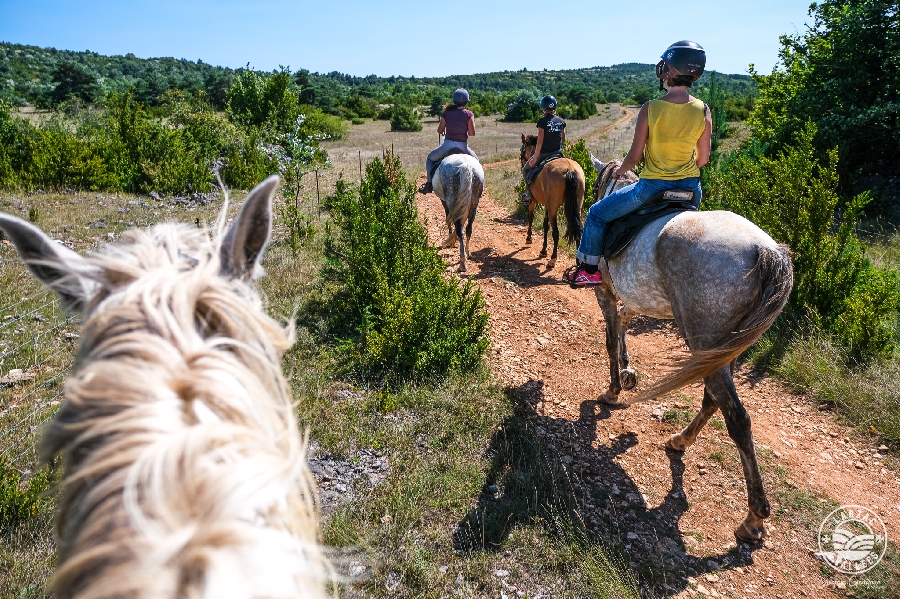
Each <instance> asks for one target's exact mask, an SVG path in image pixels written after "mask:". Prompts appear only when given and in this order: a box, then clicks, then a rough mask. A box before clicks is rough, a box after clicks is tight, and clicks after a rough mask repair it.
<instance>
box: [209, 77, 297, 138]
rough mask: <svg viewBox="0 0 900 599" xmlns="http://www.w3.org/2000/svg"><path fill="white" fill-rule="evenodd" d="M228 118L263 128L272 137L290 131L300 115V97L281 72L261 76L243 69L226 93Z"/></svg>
mask: <svg viewBox="0 0 900 599" xmlns="http://www.w3.org/2000/svg"><path fill="white" fill-rule="evenodd" d="M226 110H227V113H228V117H229V118H230V119H231V120H232V121H233V122H235V123H238V124H239V125H241V126H242V127H245V128H250V127H257V128H261V127H266V128H269V129H271V130H272V133H273V134H279V133H287V132H290V131H292V130H293V128H294V123H295V122H296V121H297V117H298V116H299V115H300V96H299V94H298V93H297V91H296V90H295V89H294V87H293V86H292V83H291V75H290V73H289V72H288V71H287V70H285V69H282V70H280V71H278V72H277V73H272V74H271V75H268V76H264V75H258V74H257V73H255V72H254V71H251V70H250V69H247V70H245V71H243V72H242V73H241V74H240V75H239V76H238V78H237V79H236V80H235V82H234V85H232V86H231V89H230V90H229V91H228V108H227V109H226Z"/></svg>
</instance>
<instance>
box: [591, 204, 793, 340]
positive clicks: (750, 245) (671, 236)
mask: <svg viewBox="0 0 900 599" xmlns="http://www.w3.org/2000/svg"><path fill="white" fill-rule="evenodd" d="M777 247H778V245H777V244H776V243H775V241H774V240H773V239H772V238H771V237H769V235H767V234H766V233H765V231H763V230H762V229H760V228H759V227H757V226H756V225H754V224H753V223H751V222H750V221H748V220H747V219H745V218H743V217H742V216H738V215H737V214H734V213H732V212H725V211H710V212H681V213H678V214H676V215H674V216H666V217H662V218H660V219H658V220H655V221H653V222H651V223H650V224H649V225H647V226H646V227H644V229H643V230H642V231H641V232H640V233H638V235H637V237H636V238H635V239H634V241H633V242H632V243H631V245H629V246H628V247H627V248H626V249H625V250H624V251H623V252H622V253H621V254H619V255H618V256H616V257H615V258H614V259H612V260H610V262H609V269H610V276H611V278H612V282H613V285H614V286H615V289H616V294H617V295H618V296H619V298H620V299H621V300H622V301H623V302H624V303H625V305H627V306H628V307H629V308H630V309H632V310H635V311H637V312H639V313H641V314H646V315H648V316H652V317H654V318H675V319H676V320H679V321H680V320H682V319H681V317H680V316H683V315H684V313H686V312H687V311H690V312H691V313H693V314H702V315H703V316H702V317H703V318H704V319H706V320H707V321H708V322H709V323H717V324H719V323H720V324H722V325H723V326H724V324H725V323H727V322H729V321H731V320H733V319H734V318H735V315H736V314H738V313H740V312H742V310H743V309H744V307H745V304H746V305H750V304H751V303H752V302H753V301H754V300H755V297H756V294H757V293H758V287H759V286H758V282H757V281H756V280H755V278H754V277H751V276H748V275H749V274H750V273H751V272H752V271H753V269H754V268H755V266H756V264H757V260H758V256H759V250H760V248H770V249H773V250H775V249H777ZM688 305H689V306H690V309H689V310H685V308H686V307H687V306H688Z"/></svg>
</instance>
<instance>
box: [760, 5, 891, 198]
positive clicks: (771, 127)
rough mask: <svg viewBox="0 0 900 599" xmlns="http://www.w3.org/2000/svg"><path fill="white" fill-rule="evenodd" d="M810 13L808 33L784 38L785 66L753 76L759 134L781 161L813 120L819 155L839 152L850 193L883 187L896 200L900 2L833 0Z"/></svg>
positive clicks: (843, 183) (782, 62)
mask: <svg viewBox="0 0 900 599" xmlns="http://www.w3.org/2000/svg"><path fill="white" fill-rule="evenodd" d="M809 14H810V16H812V17H814V18H815V21H814V23H813V24H812V25H810V26H809V27H808V28H807V30H806V32H804V33H803V34H797V35H793V36H782V38H781V51H780V65H779V67H778V68H776V69H775V70H774V71H773V72H772V74H771V75H760V74H757V73H755V72H753V78H754V80H755V81H756V82H757V84H758V86H759V100H758V102H757V103H756V106H755V108H754V110H753V113H752V115H751V118H750V121H749V122H750V125H751V130H752V133H753V136H754V138H756V139H757V140H758V141H760V142H761V143H763V144H767V145H768V147H769V150H768V152H769V154H770V155H775V154H776V153H777V152H779V151H781V150H782V149H783V148H784V147H785V146H786V145H789V144H790V143H792V141H791V140H792V139H793V137H794V136H795V135H796V133H797V132H798V131H801V130H803V129H804V127H805V126H806V123H807V122H808V121H812V122H813V123H815V124H816V125H817V128H818V129H817V131H818V133H817V136H816V140H815V147H816V150H817V152H818V154H819V156H820V157H823V156H824V155H825V154H826V153H827V152H828V151H830V150H831V149H832V148H835V147H836V148H837V149H838V154H839V156H840V167H839V173H840V175H841V186H842V189H843V190H844V191H845V192H851V193H852V192H856V191H858V190H860V189H871V188H873V187H876V188H877V187H880V188H881V189H882V190H883V192H884V193H887V194H893V195H894V196H895V197H896V196H897V194H896V190H895V189H894V188H895V186H894V185H891V184H890V183H889V181H890V178H891V177H896V176H898V175H900V162H898V161H897V159H896V157H897V154H898V152H900V69H898V66H897V65H898V63H897V57H898V56H900V28H898V26H897V18H898V16H897V15H898V8H897V2H896V1H894V0H826V1H825V2H821V3H817V4H812V5H811V7H810V13H809Z"/></svg>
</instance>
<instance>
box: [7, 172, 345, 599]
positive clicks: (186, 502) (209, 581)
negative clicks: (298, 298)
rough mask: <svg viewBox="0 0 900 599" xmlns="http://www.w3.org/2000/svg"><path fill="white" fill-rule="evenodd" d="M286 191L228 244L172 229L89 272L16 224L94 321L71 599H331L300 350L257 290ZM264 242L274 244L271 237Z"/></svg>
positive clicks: (64, 549) (60, 523)
mask: <svg viewBox="0 0 900 599" xmlns="http://www.w3.org/2000/svg"><path fill="white" fill-rule="evenodd" d="M276 186H277V178H274V177H273V178H270V179H268V180H267V181H265V182H264V183H263V184H261V185H260V186H259V187H258V188H257V189H255V190H254V191H253V192H251V195H250V196H249V197H248V199H247V201H246V202H245V204H244V208H243V209H242V211H241V214H240V215H239V216H238V218H237V219H236V221H235V223H234V225H232V227H231V229H230V230H229V232H228V233H227V235H225V236H224V237H222V236H221V235H219V236H218V238H217V239H215V240H214V239H210V237H209V235H208V234H207V232H206V231H201V230H199V229H197V228H196V227H193V226H186V225H178V224H161V225H156V226H154V227H152V228H150V229H147V230H133V231H128V232H126V233H124V234H123V235H122V237H121V239H120V240H119V241H118V242H117V243H115V244H113V245H110V246H107V247H106V248H104V249H103V250H102V251H101V252H100V253H98V254H96V255H94V256H92V257H90V258H87V259H84V258H81V257H79V256H77V255H76V254H74V253H73V252H69V251H68V250H65V248H62V247H60V246H58V245H56V244H55V243H53V242H52V241H50V239H49V238H48V237H46V235H44V234H43V233H41V232H40V231H39V230H38V229H37V228H35V227H33V226H32V225H29V224H28V223H25V222H24V221H21V220H19V219H16V218H14V217H10V216H6V215H2V216H0V227H2V228H3V229H4V230H5V231H6V232H7V234H8V235H9V237H10V238H11V239H12V240H13V242H14V243H15V244H16V246H17V248H18V249H19V251H20V253H21V254H22V256H23V258H24V259H25V260H26V261H29V265H30V266H31V267H32V270H33V271H34V272H35V274H36V275H38V276H39V277H40V278H42V279H43V280H44V281H45V282H46V283H48V284H49V285H50V286H52V287H54V289H56V290H57V291H58V292H59V293H60V295H61V296H62V297H63V299H64V301H65V302H66V303H67V304H68V305H69V306H70V307H71V308H74V309H77V310H78V311H79V312H81V314H82V318H83V328H82V335H81V343H80V347H79V350H78V355H77V358H76V362H75V366H74V369H73V375H72V376H71V377H70V378H69V379H68V381H67V382H66V401H65V403H64V404H63V406H62V407H61V409H60V410H59V413H58V414H57V416H56V418H55V420H54V422H53V424H52V425H51V426H50V427H49V429H48V430H47V432H46V434H45V437H44V452H45V456H47V457H50V456H53V455H55V454H56V453H62V455H63V458H64V463H65V477H64V479H63V482H62V499H61V502H60V505H59V511H58V517H57V532H58V536H59V553H60V556H59V568H58V571H57V574H56V577H55V578H54V581H53V583H52V586H53V591H54V593H55V594H56V595H57V596H60V597H91V598H93V597H98V598H99V597H175V596H178V597H210V598H212V597H321V596H324V595H325V591H324V588H325V581H326V579H327V578H328V573H329V568H328V565H327V560H326V558H325V556H324V553H323V550H322V549H321V548H320V546H319V545H318V543H317V525H316V516H317V510H316V503H315V493H314V488H315V487H314V483H313V481H312V479H311V475H310V473H309V470H308V467H307V465H306V455H305V443H304V441H303V439H302V438H301V435H300V433H299V430H298V425H297V420H296V416H295V414H294V408H293V405H292V400H291V396H290V391H289V388H288V386H287V382H286V381H285V379H284V377H283V375H282V372H281V364H280V362H281V355H282V352H284V351H285V350H286V349H288V348H289V347H290V346H291V344H292V340H293V330H292V329H291V328H288V329H285V328H284V327H282V326H280V325H279V324H278V323H276V322H275V321H274V320H273V319H272V318H270V317H269V316H267V315H266V314H265V312H264V311H263V307H262V302H261V300H260V297H259V295H258V294H257V292H256V291H255V290H254V289H253V288H252V287H251V286H250V285H249V284H248V281H249V279H250V278H251V276H252V275H253V274H254V273H255V272H257V271H258V270H260V269H259V265H258V263H259V259H260V258H261V256H262V252H263V251H264V248H265V244H266V242H267V241H268V236H269V230H270V226H271V197H272V194H273V193H274V190H275V187H276ZM261 227H262V229H261Z"/></svg>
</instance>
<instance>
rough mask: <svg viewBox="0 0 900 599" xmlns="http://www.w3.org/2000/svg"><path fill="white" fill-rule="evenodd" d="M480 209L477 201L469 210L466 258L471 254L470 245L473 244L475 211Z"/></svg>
mask: <svg viewBox="0 0 900 599" xmlns="http://www.w3.org/2000/svg"><path fill="white" fill-rule="evenodd" d="M477 209H478V201H477V200H476V201H475V202H474V203H473V205H472V207H471V208H470V209H469V221H468V222H467V223H466V258H467V259H468V257H469V254H470V253H471V247H470V245H469V244H470V243H471V242H472V224H473V223H474V222H475V211H476V210H477Z"/></svg>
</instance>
